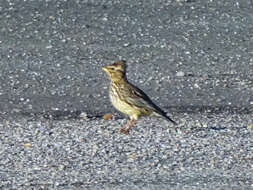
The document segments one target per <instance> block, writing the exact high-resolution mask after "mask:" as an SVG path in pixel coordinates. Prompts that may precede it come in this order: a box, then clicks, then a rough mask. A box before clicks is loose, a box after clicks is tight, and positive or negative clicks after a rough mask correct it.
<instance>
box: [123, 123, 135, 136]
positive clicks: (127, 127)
mask: <svg viewBox="0 0 253 190" xmlns="http://www.w3.org/2000/svg"><path fill="white" fill-rule="evenodd" d="M135 122H136V120H134V119H131V120H128V121H127V123H126V125H124V126H123V127H122V128H121V129H120V132H121V133H123V134H125V135H128V134H129V130H130V129H131V128H132V127H133V126H134V124H135Z"/></svg>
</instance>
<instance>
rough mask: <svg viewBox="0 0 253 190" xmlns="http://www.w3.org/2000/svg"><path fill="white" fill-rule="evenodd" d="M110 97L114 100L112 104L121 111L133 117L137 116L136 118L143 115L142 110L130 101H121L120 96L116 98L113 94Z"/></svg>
mask: <svg viewBox="0 0 253 190" xmlns="http://www.w3.org/2000/svg"><path fill="white" fill-rule="evenodd" d="M110 99H111V102H112V105H113V106H114V107H115V108H116V109H117V110H119V111H120V112H122V113H124V114H126V115H128V116H130V118H131V117H136V119H137V118H138V117H139V115H141V110H139V109H138V108H136V107H134V106H130V105H129V104H128V103H126V102H124V101H121V100H120V99H119V98H114V97H113V96H111V95H110Z"/></svg>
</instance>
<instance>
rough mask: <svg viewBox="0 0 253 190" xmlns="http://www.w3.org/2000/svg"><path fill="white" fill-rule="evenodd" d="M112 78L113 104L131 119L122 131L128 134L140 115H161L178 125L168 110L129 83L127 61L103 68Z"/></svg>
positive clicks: (111, 92)
mask: <svg viewBox="0 0 253 190" xmlns="http://www.w3.org/2000/svg"><path fill="white" fill-rule="evenodd" d="M102 69H103V70H104V71H105V72H106V73H107V75H108V76H109V77H110V79H111V85H110V99H111V102H112V104H113V106H114V107H115V108H116V109H117V110H119V111H120V112H122V113H123V114H125V115H128V116H129V117H130V120H129V121H128V122H127V124H126V125H125V126H123V127H122V128H121V129H120V132H121V133H124V134H128V133H129V130H130V129H131V128H132V127H133V125H134V123H135V122H136V120H137V119H138V118H139V117H140V116H147V115H153V114H155V115H160V116H163V117H164V118H165V119H166V120H168V121H170V122H172V123H173V124H175V125H176V122H175V121H173V120H172V119H170V118H169V117H168V116H167V115H166V112H164V111H163V110H162V109H161V108H159V107H158V106H157V105H155V104H154V103H153V102H152V101H151V100H150V98H149V97H148V96H147V95H146V94H145V93H144V92H143V91H142V90H140V89H139V88H137V87H136V86H134V85H133V84H131V83H129V82H128V80H127V78H126V62H125V61H123V60H120V61H117V62H115V63H113V64H112V65H108V66H105V67H103V68H102Z"/></svg>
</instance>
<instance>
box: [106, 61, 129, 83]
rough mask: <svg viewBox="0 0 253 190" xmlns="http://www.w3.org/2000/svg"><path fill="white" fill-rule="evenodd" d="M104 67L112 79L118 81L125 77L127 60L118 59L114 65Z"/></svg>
mask: <svg viewBox="0 0 253 190" xmlns="http://www.w3.org/2000/svg"><path fill="white" fill-rule="evenodd" d="M102 69H103V71H105V72H106V74H107V75H108V76H109V77H110V79H111V80H112V81H117V80H120V79H122V78H124V77H125V73H126V61H124V60H120V61H116V62H115V63H113V64H112V65H108V66H104V67H102Z"/></svg>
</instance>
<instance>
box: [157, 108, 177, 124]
mask: <svg viewBox="0 0 253 190" xmlns="http://www.w3.org/2000/svg"><path fill="white" fill-rule="evenodd" d="M155 113H156V114H157V115H160V116H162V117H164V119H166V120H167V121H169V122H171V123H173V124H174V125H177V123H176V122H175V121H173V120H172V119H171V118H170V117H169V116H167V114H166V112H164V111H162V110H156V111H155Z"/></svg>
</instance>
